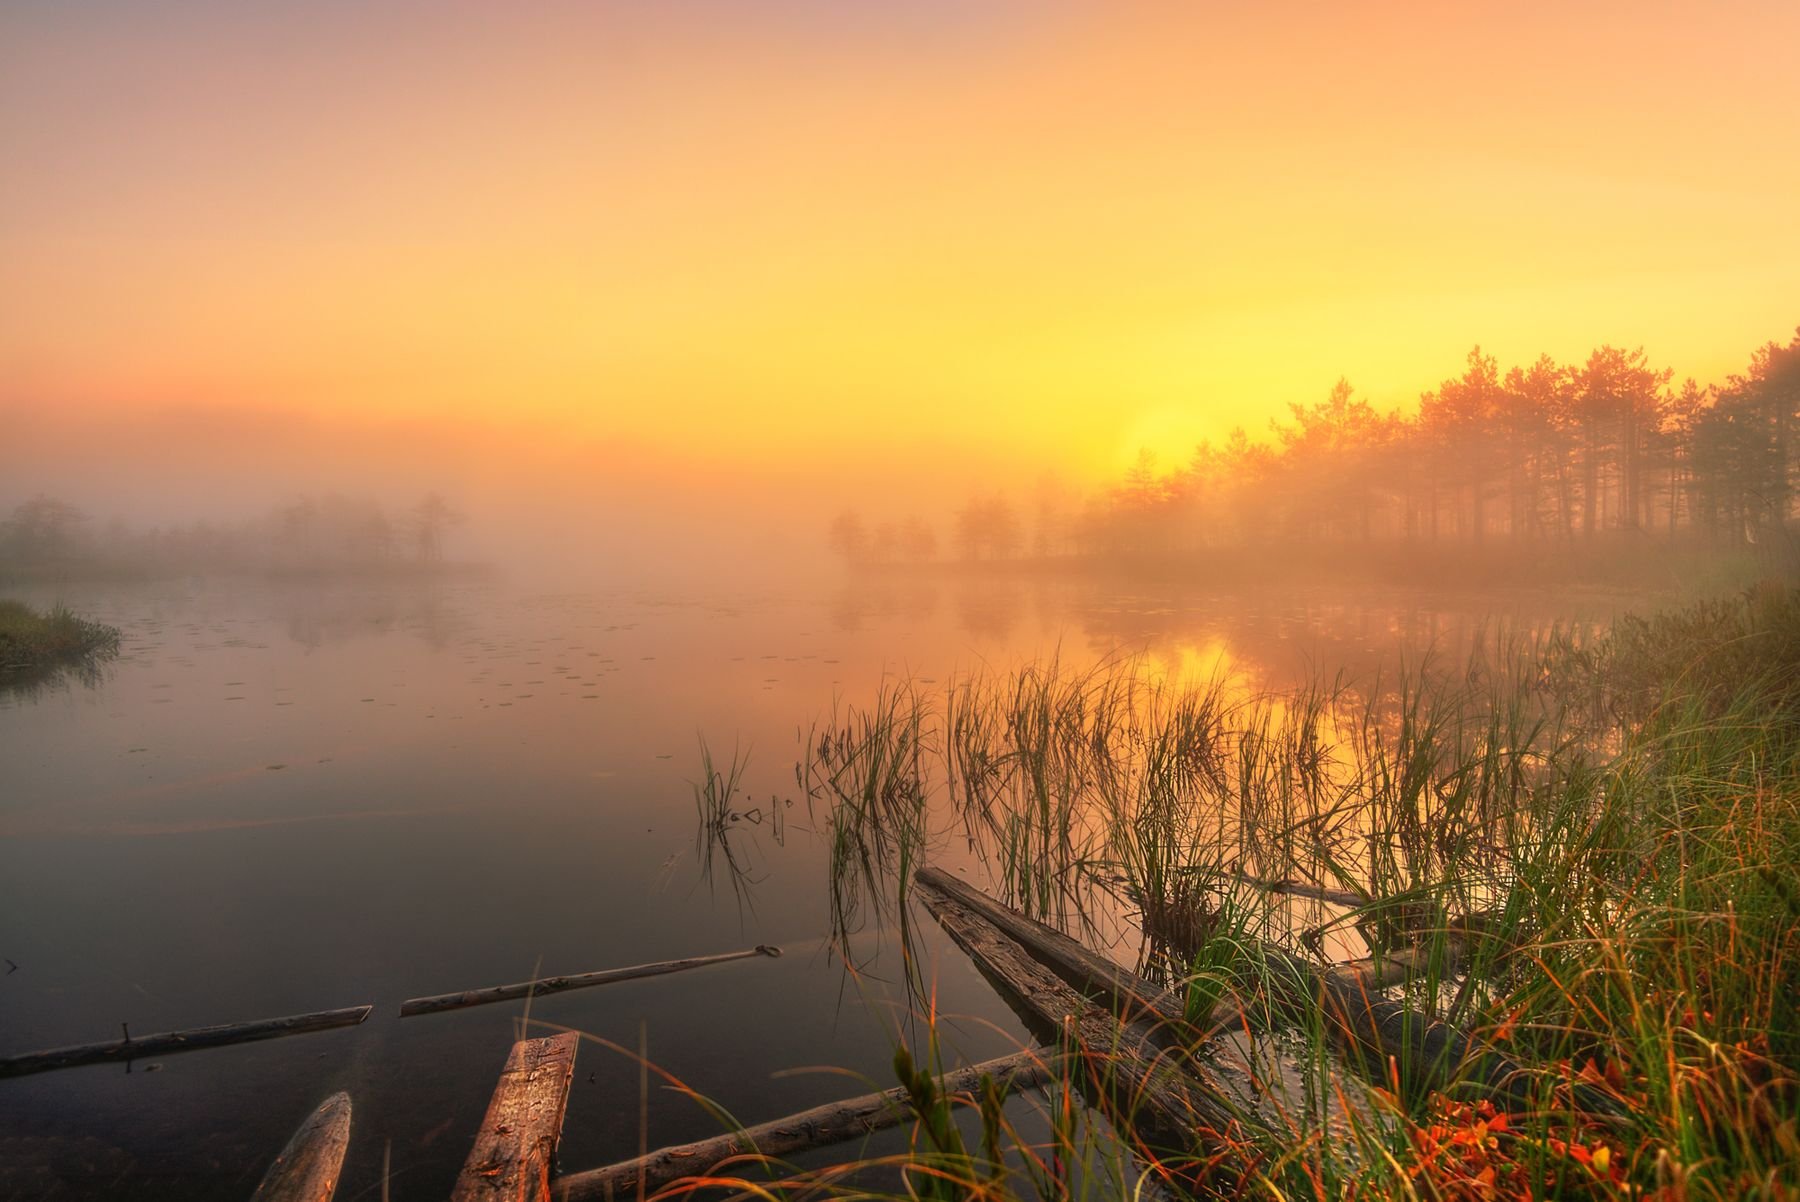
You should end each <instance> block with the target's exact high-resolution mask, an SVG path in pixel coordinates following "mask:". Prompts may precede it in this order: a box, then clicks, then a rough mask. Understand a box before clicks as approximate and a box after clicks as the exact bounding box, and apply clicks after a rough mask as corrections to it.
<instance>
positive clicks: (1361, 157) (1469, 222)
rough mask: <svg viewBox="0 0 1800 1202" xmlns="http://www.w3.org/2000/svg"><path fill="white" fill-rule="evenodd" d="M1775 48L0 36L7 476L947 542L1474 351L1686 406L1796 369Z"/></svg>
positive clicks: (957, 26) (700, 2)
mask: <svg viewBox="0 0 1800 1202" xmlns="http://www.w3.org/2000/svg"><path fill="white" fill-rule="evenodd" d="M1797 44H1800V5H1795V4H1793V3H1791V2H1789V0H1779V2H1778V0H1768V2H1751V0H1739V2H1731V0H1725V2H1712V3H1680V4H1675V3H1660V2H1657V0H1640V2H1636V3H1606V2H1602V3H1570V2H1567V0H1560V2H1557V3H1538V2H1536V0H1523V2H1520V0H1513V2H1508V3H1494V4H1486V3H1458V4H1449V5H1446V4H1442V3H1432V4H1425V3H1417V4H1413V3H1379V4H1377V3H1335V4H1313V3H1295V2H1291V0H1270V2H1267V3H1257V4H1247V3H1229V4H1227V3H1180V4H1177V3H1135V2H1109V3H1104V4H1101V3H1087V4H1075V3H1061V2H1048V0H1047V2H1043V3H1023V2H1015V0H963V2H952V0H924V2H917V3H909V4H893V5H889V4H876V3H858V2H854V0H842V2H839V3H829V2H827V0H767V2H757V0H666V2H662V3H648V2H646V3H638V4H624V3H595V4H547V5H529V6H527V5H492V4H444V3H432V4H423V3H387V4H380V3H367V4H365V3H347V2H340V0H323V2H320V0H313V2H308V3H298V2H287V3H284V2H279V0H267V2H263V3H258V4H253V5H246V4H239V3H195V2H188V3H180V2H171V3H159V4H142V3H136V2H129V3H128V2H125V0H80V2H75V3H69V2H40V0H28V2H24V3H21V2H18V0H9V2H7V3H6V4H5V5H4V7H0V163H4V164H5V166H4V168H0V171H3V172H4V186H3V187H0V278H3V279H4V280H5V281H6V283H5V286H4V288H3V289H0V414H4V415H6V416H7V420H8V423H9V424H10V425H11V426H12V427H13V428H14V431H15V437H14V438H13V439H12V440H10V441H11V443H12V450H11V451H10V452H8V451H7V450H6V449H5V447H4V446H3V445H0V472H10V473H12V474H14V475H15V479H20V480H22V479H24V478H25V476H26V475H31V474H33V473H35V476H34V479H35V478H36V477H41V476H44V475H45V474H47V473H50V472H53V471H54V470H56V469H58V468H64V467H66V468H68V469H70V470H76V469H77V468H78V467H79V466H80V464H81V463H82V462H88V463H98V462H102V461H109V462H111V461H116V462H119V463H125V462H127V461H129V462H131V463H132V464H134V465H135V468H136V469H137V474H135V475H132V476H131V477H130V479H131V480H132V481H135V485H134V487H137V488H138V489H139V491H142V492H149V493H165V492H166V493H168V494H169V495H185V494H183V493H182V489H183V488H184V487H185V488H186V489H187V490H188V491H190V492H193V493H195V494H196V495H199V494H202V493H205V492H206V491H207V490H208V489H211V488H213V487H215V486H217V487H229V488H235V489H239V490H254V489H255V488H256V487H258V486H259V485H260V486H262V487H265V488H266V487H268V486H269V485H270V484H271V483H272V482H275V481H280V482H282V483H283V484H284V485H286V486H290V487H298V486H300V485H302V484H304V483H305V482H307V481H308V480H316V479H325V480H329V481H338V480H339V479H340V478H343V479H348V478H351V477H354V476H355V475H356V474H357V473H358V472H362V471H366V470H373V471H383V470H386V471H391V472H394V473H396V474H397V475H399V476H401V477H404V478H405V479H406V480H407V481H408V482H409V484H410V483H411V482H413V481H415V480H416V481H421V482H423V481H429V480H433V479H436V478H438V477H446V478H447V479H445V480H444V483H445V484H447V485H448V486H450V487H453V488H454V487H457V486H462V487H465V488H469V489H474V490H479V489H481V488H483V487H488V488H500V487H503V486H506V484H507V482H509V481H513V482H516V481H522V480H529V481H532V482H535V483H536V484H537V485H542V484H543V482H544V481H545V480H547V479H550V478H556V479H573V478H581V477H583V475H584V474H586V475H592V476H608V475H614V476H617V477H618V478H621V479H623V478H627V477H629V478H632V479H634V480H636V481H638V482H639V483H640V484H644V483H649V482H656V481H660V482H663V483H667V484H670V485H672V486H673V487H675V488H677V489H684V488H686V489H693V488H704V487H709V486H716V487H725V488H742V489H758V490H762V491H767V490H769V489H780V488H789V489H793V490H796V491H802V492H809V493H817V494H821V495H822V494H825V493H829V492H832V491H833V490H838V491H842V490H844V489H846V488H853V487H865V488H871V489H884V490H897V491H900V492H905V491H906V490H907V489H908V488H909V487H913V488H916V489H917V490H918V492H919V493H920V494H928V495H938V496H942V497H954V496H956V495H960V494H961V493H966V492H969V491H976V490H978V489H980V488H983V487H986V486H987V485H989V484H994V483H999V484H1018V485H1021V486H1022V484H1023V482H1028V481H1030V480H1033V479H1036V478H1037V477H1039V476H1040V475H1041V474H1043V473H1045V472H1053V473H1057V474H1059V475H1061V476H1063V477H1066V478H1068V479H1070V480H1073V481H1075V482H1077V483H1088V482H1093V481H1096V480H1100V479H1103V478H1105V477H1107V476H1108V475H1110V474H1114V473H1117V472H1118V471H1120V470H1122V469H1123V467H1124V466H1125V465H1127V464H1128V463H1129V462H1130V461H1131V460H1132V459H1133V458H1134V457H1135V455H1136V453H1137V451H1138V450H1139V448H1148V449H1150V450H1152V451H1153V452H1155V453H1156V454H1158V455H1159V456H1160V457H1162V459H1163V461H1164V462H1175V461H1179V460H1181V459H1184V458H1185V457H1186V454H1187V452H1188V450H1189V449H1190V448H1191V446H1192V445H1193V443H1194V442H1195V441H1196V440H1197V439H1199V438H1202V437H1212V438H1218V437H1221V436H1223V435H1224V434H1225V433H1227V432H1228V431H1229V430H1230V428H1231V427H1232V426H1234V425H1239V424H1242V425H1245V426H1247V427H1248V428H1250V429H1251V430H1252V431H1253V432H1259V431H1263V430H1266V428H1267V422H1268V419H1269V418H1270V417H1271V416H1272V415H1277V414H1281V413H1284V412H1285V409H1286V406H1287V405H1288V404H1289V403H1290V402H1295V401H1299V402H1310V401H1313V400H1317V399H1322V398H1323V397H1324V395H1325V394H1326V393H1327V392H1328V391H1329V389H1330V387H1331V386H1332V384H1333V383H1334V382H1335V381H1336V380H1337V379H1338V378H1339V377H1340V376H1344V377H1348V378H1349V379H1350V381H1351V382H1352V383H1353V384H1354V385H1355V386H1356V387H1357V389H1358V391H1359V392H1360V393H1361V394H1362V395H1365V396H1368V397H1370V398H1371V399H1372V400H1373V401H1374V402H1375V403H1377V404H1378V405H1380V406H1382V407H1390V406H1400V407H1407V406H1410V405H1413V404H1416V400H1417V396H1418V394H1419V392H1420V391H1421V390H1422V389H1425V388H1429V387H1431V386H1433V385H1434V384H1435V383H1436V382H1438V381H1439V380H1441V379H1443V378H1444V377H1446V376H1450V375H1454V374H1456V372H1457V371H1458V370H1459V368H1460V365H1461V363H1462V361H1463V358H1464V356H1465V354H1466V353H1467V351H1468V349H1469V347H1470V346H1471V345H1473V344H1476V343H1479V344H1481V345H1482V347H1483V348H1484V349H1485V350H1487V351H1489V352H1491V353H1494V354H1496V355H1497V356H1499V358H1500V359H1501V361H1502V363H1503V364H1504V363H1510V362H1519V361H1529V360H1531V359H1533V358H1535V357H1536V356H1537V355H1538V354H1539V353H1542V352H1548V353H1550V354H1552V355H1554V356H1556V357H1558V358H1561V359H1573V358H1578V357H1582V356H1585V354H1586V352H1587V351H1588V350H1590V349H1591V348H1593V347H1594V346H1596V345H1599V344H1601V343H1613V344H1617V345H1626V346H1639V345H1642V346H1644V347H1645V348H1646V349H1647V350H1648V351H1649V352H1650V355H1651V358H1652V360H1653V361H1654V362H1656V363H1658V364H1659V365H1666V366H1670V367H1673V368H1674V369H1675V371H1676V373H1677V377H1678V378H1679V377H1682V376H1689V375H1692V376H1695V377H1697V378H1699V379H1700V380H1702V381H1703V382H1704V381H1713V380H1720V379H1723V378H1724V377H1725V376H1726V375H1727V374H1728V373H1730V372H1732V371H1735V370H1741V369H1742V368H1743V366H1744V365H1745V363H1746V362H1747V360H1748V357H1749V354H1750V351H1751V350H1752V348H1754V347H1756V346H1758V345H1760V344H1762V343H1765V342H1768V341H1770V340H1775V339H1780V340H1782V341H1786V340H1787V338H1788V337H1790V336H1791V335H1792V333H1793V330H1794V327H1795V326H1796V325H1797V324H1800V200H1797V199H1796V198H1800V153H1797V152H1800V74H1796V73H1795V72H1794V71H1793V69H1792V47H1793V46H1795V45H1797ZM4 441H6V440H0V443H3V442H4ZM108 456H111V460H108ZM177 477H178V478H179V479H177ZM108 479H109V480H111V481H112V482H114V483H115V484H117V482H118V481H119V480H120V479H122V477H120V476H119V475H118V474H117V473H116V472H115V473H112V474H111V475H109V476H108ZM219 482H226V483H224V484H220V483H219ZM121 495H123V494H121Z"/></svg>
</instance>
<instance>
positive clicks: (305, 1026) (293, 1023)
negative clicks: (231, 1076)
mask: <svg viewBox="0 0 1800 1202" xmlns="http://www.w3.org/2000/svg"><path fill="white" fill-rule="evenodd" d="M373 1009H374V1007H373V1006H350V1007H346V1008H345V1009H342V1010H320V1011H317V1012H315V1013H312V1014H290V1015H288V1016H287V1017H285V1018H264V1019H258V1020H256V1021H254V1022H247V1023H226V1024H224V1025H223V1026H217V1027H195V1028H193V1029H192V1030H188V1031H167V1032H164V1033H162V1034H159V1035H141V1036H139V1037H138V1038H136V1039H132V1038H129V1037H127V1038H125V1039H118V1040H114V1041H112V1042H110V1043H82V1044H76V1045H74V1046H72V1047H66V1048H51V1049H49V1050H48V1051H43V1052H26V1053H25V1054H23V1055H20V1056H9V1057H7V1058H5V1059H4V1060H0V1077H23V1076H25V1075H26V1074H28V1073H44V1072H49V1071H51V1070H52V1069H59V1068H75V1067H77V1066H79V1065H83V1064H105V1063H118V1062H120V1061H132V1060H143V1059H146V1058H147V1057H150V1056H170V1055H174V1054H175V1053H177V1052H192V1051H195V1050H197V1049H199V1048H217V1047H224V1046H226V1045H227V1044H234V1043H253V1042H255V1041H256V1040H259V1039H280V1038H281V1037H283V1036H285V1035H304V1034H306V1033H307V1032H309V1031H327V1030H330V1029H332V1028H334V1027H354V1026H355V1025H356V1024H358V1023H360V1022H362V1020H363V1019H365V1018H367V1017H369V1013H370V1011H372V1010H373Z"/></svg>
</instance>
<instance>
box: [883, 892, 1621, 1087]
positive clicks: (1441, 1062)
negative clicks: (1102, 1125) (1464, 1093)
mask: <svg viewBox="0 0 1800 1202" xmlns="http://www.w3.org/2000/svg"><path fill="white" fill-rule="evenodd" d="M915 879H916V880H917V881H918V882H919V883H920V884H922V885H929V886H934V887H936V888H937V889H938V890H940V891H943V892H946V893H949V894H950V895H952V896H954V897H955V898H956V899H957V900H959V901H962V902H964V903H965V904H966V905H968V906H969V907H970V908H971V909H974V910H975V911H977V912H978V913H979V914H980V915H981V916H982V917H984V918H986V919H988V920H990V921H991V922H993V923H994V924H995V925H996V926H997V927H999V928H1000V929H1001V930H1004V931H1005V932H1006V933H1007V934H1008V935H1010V936H1012V937H1013V938H1014V939H1016V940H1018V942H1019V943H1020V944H1021V945H1022V946H1024V947H1025V948H1026V949H1027V950H1028V951H1029V952H1030V953H1031V955H1032V956H1033V958H1035V959H1036V960H1038V961H1039V962H1040V963H1041V964H1043V965H1044V966H1045V967H1047V968H1049V969H1051V970H1052V971H1053V972H1054V973H1055V974H1056V975H1057V976H1058V977H1060V978H1061V979H1062V980H1063V981H1065V982H1066V983H1068V984H1069V985H1070V986H1072V987H1073V988H1075V989H1076V990H1078V991H1080V992H1082V993H1085V994H1088V995H1089V996H1098V997H1105V998H1109V999H1111V1001H1112V1003H1113V1005H1114V1007H1115V1009H1119V1008H1121V1007H1122V1006H1131V1005H1138V1006H1142V1007H1145V1008H1147V1009H1148V1010H1150V1011H1153V1012H1154V1013H1156V1014H1158V1015H1160V1016H1164V1017H1165V1018H1168V1017H1171V1016H1173V1017H1174V1018H1179V1008H1178V1007H1176V1006H1175V1004H1174V999H1173V998H1172V996H1170V995H1169V994H1167V993H1160V994H1157V993H1149V994H1146V991H1149V990H1150V989H1151V987H1150V986H1149V984H1148V982H1145V981H1144V980H1143V978H1142V977H1139V976H1137V975H1136V974H1135V973H1132V972H1130V971H1128V970H1126V969H1123V968H1120V967H1119V966H1117V965H1115V964H1113V963H1112V962H1111V961H1109V960H1106V959H1104V958H1103V957H1101V956H1099V955H1096V954H1095V953H1094V952H1091V951H1089V950H1088V949H1086V948H1084V947H1082V946H1081V945H1080V944H1078V943H1076V942H1075V941H1074V940H1073V939H1071V938H1069V937H1068V936H1067V935H1064V934H1063V933H1062V932H1060V931H1057V930H1054V929H1052V928H1050V927H1047V926H1045V925H1044V924H1043V923H1040V922H1037V921H1035V920H1033V919H1030V918H1027V917H1026V916H1025V915H1023V914H1020V913H1019V912H1017V911H1016V910H1012V909H1009V908H1008V907H1006V906H1004V905H1002V904H1001V903H1000V902H998V901H995V900H994V899H993V898H991V897H989V896H988V895H987V894H985V893H982V892H981V891H980V890H978V889H975V888H974V887H972V886H970V885H969V884H967V883H966V882H964V881H961V880H958V879H957V878H955V877H953V876H951V875H949V874H948V873H946V872H943V871H942V870H940V869H936V868H924V869H920V870H919V872H918V874H917V875H916V877H915ZM1238 942H1239V944H1240V946H1241V947H1243V949H1244V954H1245V955H1247V956H1252V957H1256V958H1258V959H1259V960H1260V962H1261V965H1262V969H1263V971H1262V972H1261V974H1260V980H1261V983H1262V984H1263V985H1264V986H1266V989H1265V990H1264V993H1265V1000H1266V1002H1267V1005H1268V1008H1269V1010H1270V1011H1271V1012H1272V1014H1273V1015H1275V1016H1285V1017H1287V1018H1289V1019H1295V1020H1299V1021H1310V1019H1311V1018H1312V1017H1313V1016H1315V1015H1316V1016H1322V1017H1323V1018H1324V1020H1325V1029H1326V1031H1327V1032H1328V1033H1329V1034H1330V1035H1331V1036H1332V1037H1334V1038H1335V1039H1336V1040H1337V1041H1338V1042H1339V1044H1340V1045H1341V1046H1343V1047H1344V1048H1345V1049H1346V1050H1347V1051H1348V1052H1349V1053H1350V1055H1349V1056H1348V1057H1347V1063H1349V1064H1351V1065H1352V1066H1357V1067H1362V1068H1365V1069H1366V1070H1368V1071H1369V1073H1370V1075H1371V1076H1372V1077H1374V1078H1375V1080H1376V1081H1377V1083H1378V1084H1381V1085H1391V1084H1393V1083H1394V1082H1393V1077H1394V1076H1395V1075H1396V1074H1397V1075H1398V1077H1399V1084H1400V1085H1401V1086H1402V1087H1403V1088H1405V1089H1407V1090H1408V1091H1415V1092H1419V1091H1425V1090H1431V1089H1443V1088H1446V1087H1448V1086H1449V1085H1450V1084H1451V1083H1452V1081H1455V1080H1458V1079H1459V1078H1460V1080H1461V1082H1462V1084H1463V1086H1464V1088H1467V1089H1472V1090H1474V1091H1476V1092H1479V1093H1483V1094H1488V1095H1491V1096H1495V1097H1498V1098H1504V1099H1505V1100H1506V1101H1507V1102H1508V1103H1510V1104H1512V1105H1517V1106H1524V1105H1529V1104H1530V1103H1531V1102H1532V1091H1531V1089H1530V1078H1529V1074H1528V1073H1527V1072H1526V1070H1525V1069H1524V1068H1523V1067H1521V1066H1520V1065H1519V1064H1518V1062H1516V1061H1514V1060H1512V1059H1511V1058H1510V1057H1507V1056H1505V1055H1503V1054H1502V1053H1500V1052H1499V1051H1497V1050H1495V1049H1494V1048H1492V1047H1488V1046H1483V1045H1482V1044H1480V1043H1479V1042H1478V1041H1477V1040H1476V1039H1475V1038H1474V1037H1473V1036H1471V1035H1470V1034H1468V1033H1467V1032H1465V1031H1463V1030H1461V1029H1459V1028H1457V1027H1454V1026H1451V1025H1450V1024H1448V1023H1444V1022H1440V1021H1438V1020H1437V1019H1434V1018H1431V1017H1430V1016H1428V1015H1425V1014H1421V1013H1419V1012H1418V1011H1416V1010H1413V1009H1412V1008H1411V1007H1409V1006H1407V1005H1405V1004H1404V1003H1402V1002H1399V1001H1396V1000H1394V999H1393V998H1390V997H1387V996H1385V995H1384V994H1383V993H1382V992H1381V988H1380V984H1379V981H1378V979H1377V978H1376V977H1374V976H1372V975H1365V974H1361V973H1358V972H1355V971H1337V970H1334V969H1332V968H1328V967H1326V966H1323V965H1319V964H1315V963H1313V962H1311V961H1309V960H1305V959H1302V958H1301V957H1299V956H1296V955H1293V954H1292V953H1290V952H1288V951H1286V950H1284V949H1282V948H1280V947H1277V946H1275V945H1274V944H1272V943H1267V942H1263V941H1260V940H1254V939H1240V940H1239V941H1238ZM1255 1017H1256V1016H1255V1015H1254V1014H1253V1013H1251V1012H1249V1011H1243V1012H1240V1015H1239V1019H1240V1020H1241V1021H1244V1022H1246V1024H1247V1025H1251V1026H1254V1025H1257V1024H1256V1023H1255V1021H1254V1019H1255ZM1575 1095H1576V1100H1577V1102H1578V1104H1579V1105H1580V1106H1581V1107H1582V1109H1583V1110H1585V1111H1587V1112H1589V1113H1591V1114H1595V1115H1601V1116H1611V1115H1617V1114H1619V1108H1618V1106H1617V1104H1616V1103H1614V1102H1613V1101H1612V1100H1610V1099H1609V1098H1607V1097H1606V1095H1605V1094H1603V1093H1601V1092H1600V1091H1598V1090H1596V1089H1593V1088H1591V1087H1588V1086H1577V1087H1576V1089H1575Z"/></svg>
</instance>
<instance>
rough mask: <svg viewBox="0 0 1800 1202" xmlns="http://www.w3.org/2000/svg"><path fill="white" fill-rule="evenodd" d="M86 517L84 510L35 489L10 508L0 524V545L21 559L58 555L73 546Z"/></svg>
mask: <svg viewBox="0 0 1800 1202" xmlns="http://www.w3.org/2000/svg"><path fill="white" fill-rule="evenodd" d="M87 521H88V515H87V512H86V511H85V510H83V509H80V508H78V507H77V506H75V505H72V504H70V503H69V502H67V501H64V500H62V499H61V498H59V497H52V496H49V495H48V494H45V493H39V494H38V495H37V496H35V497H32V498H31V499H30V500H29V501H25V502H23V503H22V504H20V505H18V506H17V507H16V508H14V509H13V511H12V515H11V516H10V517H9V518H8V519H7V520H6V522H5V523H4V524H3V525H0V546H4V547H5V548H6V549H7V552H8V553H9V554H10V555H12V556H15V557H17V558H18V559H21V560H46V559H60V558H63V557H64V556H66V555H68V554H70V553H71V552H72V551H73V550H74V549H75V541H76V537H77V534H78V532H79V531H80V529H81V528H82V527H83V526H84V525H86V524H87Z"/></svg>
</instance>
